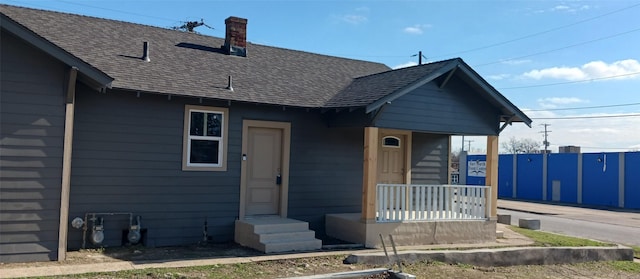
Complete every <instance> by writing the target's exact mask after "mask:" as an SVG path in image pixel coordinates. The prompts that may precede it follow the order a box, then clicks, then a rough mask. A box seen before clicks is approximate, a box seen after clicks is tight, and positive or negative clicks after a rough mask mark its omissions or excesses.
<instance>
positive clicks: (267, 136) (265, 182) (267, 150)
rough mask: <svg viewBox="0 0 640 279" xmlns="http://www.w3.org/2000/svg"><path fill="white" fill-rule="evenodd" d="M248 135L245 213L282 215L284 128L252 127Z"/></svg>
mask: <svg viewBox="0 0 640 279" xmlns="http://www.w3.org/2000/svg"><path fill="white" fill-rule="evenodd" d="M247 136H248V139H247V141H248V142H247V154H246V161H247V164H246V168H247V170H246V173H245V176H246V177H245V179H246V187H247V190H246V197H245V201H246V202H245V214H246V215H276V214H279V210H278V209H279V208H280V184H281V182H282V177H281V175H282V129H276V128H262V127H249V129H248V135H247Z"/></svg>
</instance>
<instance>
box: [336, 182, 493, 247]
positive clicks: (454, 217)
mask: <svg viewBox="0 0 640 279" xmlns="http://www.w3.org/2000/svg"><path fill="white" fill-rule="evenodd" d="M491 190H492V189H491V187H490V186H467V185H410V184H377V185H376V200H375V219H373V220H363V219H362V213H345V214H328V215H326V218H325V222H326V233H327V235H329V236H332V237H335V238H337V239H341V240H344V241H349V242H354V243H363V244H365V246H366V247H370V248H375V247H381V243H380V236H379V235H380V234H382V235H383V236H385V237H386V236H387V235H393V237H394V241H395V243H396V245H399V246H410V245H428V244H446V243H480V242H489V241H495V238H496V221H495V220H492V219H491V218H490V216H491V215H490V214H491V208H492V204H491V196H492V195H491Z"/></svg>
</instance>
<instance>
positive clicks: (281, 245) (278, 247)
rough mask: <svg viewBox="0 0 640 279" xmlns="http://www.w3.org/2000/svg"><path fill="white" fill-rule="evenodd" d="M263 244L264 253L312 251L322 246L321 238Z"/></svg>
mask: <svg viewBox="0 0 640 279" xmlns="http://www.w3.org/2000/svg"><path fill="white" fill-rule="evenodd" d="M263 245H264V252H265V253H280V252H291V251H312V250H320V249H321V248H322V240H319V239H315V238H314V239H312V240H302V241H287V242H276V243H264V244H263Z"/></svg>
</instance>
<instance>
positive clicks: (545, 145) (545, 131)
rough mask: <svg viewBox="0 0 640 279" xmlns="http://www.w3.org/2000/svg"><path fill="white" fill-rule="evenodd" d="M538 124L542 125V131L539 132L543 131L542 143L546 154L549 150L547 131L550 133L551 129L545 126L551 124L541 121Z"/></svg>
mask: <svg viewBox="0 0 640 279" xmlns="http://www.w3.org/2000/svg"><path fill="white" fill-rule="evenodd" d="M540 125H541V126H544V131H540V133H544V141H543V142H542V144H543V145H544V154H547V152H548V151H549V141H548V140H547V137H548V135H549V133H551V131H549V130H547V127H549V126H551V124H548V123H543V124H540Z"/></svg>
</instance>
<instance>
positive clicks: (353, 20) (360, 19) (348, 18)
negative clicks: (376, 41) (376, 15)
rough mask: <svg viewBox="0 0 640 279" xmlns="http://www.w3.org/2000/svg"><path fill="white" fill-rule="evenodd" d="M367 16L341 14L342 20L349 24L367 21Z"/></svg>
mask: <svg viewBox="0 0 640 279" xmlns="http://www.w3.org/2000/svg"><path fill="white" fill-rule="evenodd" d="M367 20H368V19H367V17H366V16H363V15H344V16H342V21H344V22H347V23H351V24H360V23H364V22H367Z"/></svg>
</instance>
